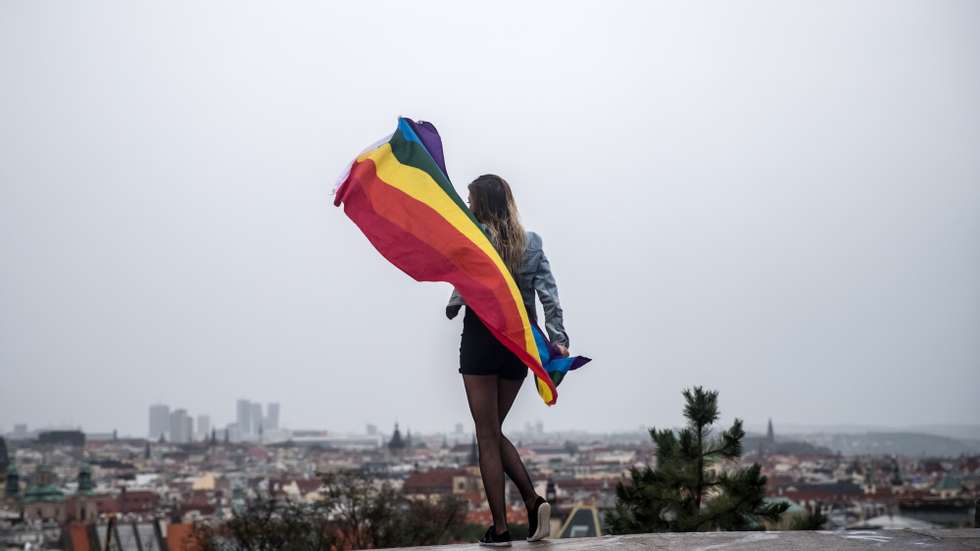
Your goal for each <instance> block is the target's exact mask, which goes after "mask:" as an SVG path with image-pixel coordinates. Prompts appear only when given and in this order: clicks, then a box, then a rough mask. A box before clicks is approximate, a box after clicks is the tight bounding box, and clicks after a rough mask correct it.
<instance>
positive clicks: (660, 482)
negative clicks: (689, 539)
mask: <svg viewBox="0 0 980 551" xmlns="http://www.w3.org/2000/svg"><path fill="white" fill-rule="evenodd" d="M683 395H684V400H685V402H686V405H685V407H684V417H686V418H687V426H686V427H685V428H684V429H682V430H680V431H679V432H678V433H677V434H675V433H674V432H673V431H672V430H670V429H663V430H657V429H656V428H651V429H650V437H651V438H652V439H653V440H654V442H655V443H656V447H657V456H656V457H657V464H656V469H651V468H650V467H649V466H646V467H644V468H642V469H637V468H631V469H630V483H629V484H624V483H623V482H620V483H619V484H617V485H616V497H617V502H616V507H615V509H614V510H612V511H610V512H609V513H608V514H607V515H606V517H605V520H606V525H607V527H608V529H609V531H610V532H612V533H614V534H626V533H636V532H663V531H676V532H689V531H707V530H747V529H752V528H761V521H762V520H772V521H775V520H778V519H779V517H780V515H781V514H782V513H783V512H784V511H785V510H786V509H787V508H788V504H786V503H772V504H770V503H766V502H765V485H766V477H765V476H762V475H761V474H760V468H759V465H758V464H753V465H752V466H750V467H747V468H740V469H727V470H725V469H717V470H716V469H714V468H713V467H715V466H722V465H721V464H722V463H723V462H734V461H735V460H737V459H738V458H739V457H740V456H741V454H742V438H743V437H744V436H745V431H744V430H742V421H741V420H740V419H735V422H734V423H733V424H732V426H731V428H729V429H728V430H725V431H722V432H721V433H720V434H719V435H718V436H714V435H713V434H712V425H713V424H714V423H715V422H716V421H717V420H718V417H719V415H720V414H719V411H718V393H717V392H715V391H705V390H704V389H702V388H701V387H695V388H693V389H685V390H684V391H683Z"/></svg>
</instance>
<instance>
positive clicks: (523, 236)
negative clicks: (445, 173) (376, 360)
mask: <svg viewBox="0 0 980 551" xmlns="http://www.w3.org/2000/svg"><path fill="white" fill-rule="evenodd" d="M467 202H468V203H469V205H470V210H471V211H472V212H473V215H474V216H475V217H476V219H477V221H478V222H480V224H481V225H482V226H483V229H484V230H485V231H486V232H487V234H488V235H489V237H490V241H491V242H492V243H493V245H494V247H496V249H497V252H499V253H500V256H501V258H502V259H503V261H504V264H505V265H506V266H507V268H508V269H509V270H510V272H511V274H512V275H513V276H514V279H515V281H516V282H517V286H518V287H519V288H520V291H521V296H522V298H523V299H524V305H525V307H526V308H527V313H528V316H529V317H530V318H531V323H534V322H535V317H536V310H535V305H534V292H535V291H537V294H538V297H539V298H540V299H541V304H542V305H543V306H544V312H545V322H546V323H545V327H546V329H547V331H548V335H549V337H550V339H551V341H552V342H554V343H555V344H556V345H557V346H558V349H559V351H560V353H561V354H563V355H565V356H567V355H568V336H567V335H566V334H565V329H564V327H563V325H562V311H561V306H560V304H559V303H558V289H557V287H556V285H555V278H554V276H552V275H551V268H550V265H549V264H548V259H547V258H546V257H545V255H544V252H543V251H542V250H541V237H540V236H538V235H537V234H535V233H533V232H525V231H524V228H523V227H521V224H520V221H519V220H518V215H517V205H515V204H514V197H513V195H512V194H511V191H510V186H509V185H507V182H506V181H504V179H503V178H501V177H500V176H495V175H493V174H484V175H483V176H480V177H479V178H477V179H476V180H474V181H473V182H472V183H471V184H470V185H469V199H468V201H467ZM461 306H463V301H462V299H460V297H459V295H458V294H457V293H456V292H455V290H454V291H453V295H452V297H451V298H450V299H449V305H448V306H446V315H447V316H448V317H449V319H453V318H455V317H456V315H457V314H458V313H459V309H460V307H461ZM459 364H460V367H459V372H460V373H462V374H463V386H464V387H465V388H466V399H467V401H468V402H469V406H470V413H471V414H472V415H473V422H474V423H475V425H476V441H477V445H478V446H479V452H480V454H479V455H480V475H481V477H482V478H483V488H484V490H485V491H486V494H487V502H488V503H489V505H490V512H491V514H492V515H493V525H492V526H490V527H489V528H488V529H487V532H486V534H484V535H483V537H482V538H481V539H480V544H482V545H488V546H499V547H507V546H510V532H509V531H508V529H507V518H506V504H505V503H504V473H505V472H506V473H507V476H508V477H510V479H511V480H512V481H513V482H514V484H515V485H516V486H517V488H518V490H520V492H521V497H522V498H523V499H524V504H525V506H526V507H527V517H528V538H527V539H528V541H537V540H540V539H542V538H544V537H545V536H547V535H548V533H549V531H550V521H551V505H550V504H549V503H548V502H547V501H545V500H544V498H542V497H541V496H539V495H538V494H537V492H535V491H534V485H533V484H532V482H531V477H530V475H528V473H527V469H525V468H524V463H523V462H522V461H521V456H520V454H518V453H517V449H516V448H515V447H514V444H512V443H511V441H510V440H508V439H507V437H506V436H504V435H503V434H502V432H501V427H502V425H503V422H504V418H505V417H506V416H507V412H508V411H510V407H511V405H513V403H514V399H515V398H516V397H517V392H518V391H519V390H520V389H521V384H522V383H523V382H524V378H525V377H526V376H527V372H528V369H527V367H526V366H525V365H524V363H523V362H522V361H521V360H519V359H518V358H517V356H515V355H514V354H513V353H512V352H511V351H509V350H508V349H507V348H505V347H504V345H502V344H500V342H499V341H498V340H497V339H496V338H495V337H494V336H493V334H491V333H490V331H489V330H488V329H487V328H486V326H485V325H483V322H482V321H480V319H479V318H478V317H477V316H476V314H474V313H473V312H472V311H471V310H470V309H469V308H467V309H466V314H465V315H464V316H463V333H462V339H461V343H460V348H459Z"/></svg>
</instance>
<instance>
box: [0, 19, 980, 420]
mask: <svg viewBox="0 0 980 551" xmlns="http://www.w3.org/2000/svg"><path fill="white" fill-rule="evenodd" d="M978 23H980V3H977V2H972V1H962V2H954V1H930V2H926V1H915V2H907V1H892V0H888V1H880V2H875V1H865V2H851V1H846V2H845V1H841V2H828V1H811V2H788V1H783V0H779V1H771V2H762V1H758V2H742V3H731V2H717V3H713V2H710V3H701V2H676V3H660V2H633V3H621V2H590V3H581V2H561V3H535V2H503V3H501V2H494V3H490V4H482V5H479V6H478V5H474V4H471V3H462V2H439V3H434V2H433V3H429V2H369V3H366V2H356V3H355V2H348V3H340V2H265V3H256V2H240V1H237V0H236V1H227V2H217V1H216V2H163V3H161V2H133V1H120V2H96V1H90V2H71V3H64V2H42V1H33V0H24V1H13V0H9V1H5V2H3V3H0V71H2V81H3V85H2V86H0V270H2V271H0V428H3V429H5V430H9V429H11V427H12V426H13V424H14V423H17V422H26V423H28V424H30V425H31V426H32V427H34V426H39V425H45V424H55V423H67V424H72V425H81V426H82V427H83V428H84V429H86V430H92V431H103V430H106V431H107V430H111V429H113V428H118V429H119V430H120V431H121V432H123V433H133V434H143V433H145V431H146V430H147V407H148V406H149V404H150V403H152V402H157V401H162V402H165V403H169V404H170V405H171V406H172V407H184V408H187V409H188V410H190V411H191V413H193V414H198V413H207V414H210V415H211V416H212V419H213V420H214V421H215V422H216V423H218V424H219V425H222V426H223V424H224V423H227V422H229V421H231V420H232V418H233V416H234V405H235V404H234V401H235V399H237V398H239V397H247V398H250V399H253V400H260V401H263V402H265V401H279V402H281V403H282V408H283V409H282V421H283V423H284V424H285V425H287V426H290V427H293V428H314V427H316V428H327V429H331V430H339V431H359V430H362V429H363V426H364V423H366V422H373V423H377V424H378V425H380V427H381V428H382V429H385V430H390V428H391V424H392V423H393V422H394V421H396V420H398V421H400V423H401V424H402V426H403V427H404V426H406V425H407V426H409V427H411V428H412V429H413V430H425V431H428V430H451V429H452V427H453V425H454V424H455V423H456V422H465V423H466V425H467V426H470V425H471V421H470V418H469V412H468V410H467V407H466V401H465V397H464V394H463V388H462V383H461V379H460V376H459V374H458V373H457V372H456V370H457V368H458V351H459V333H460V330H461V323H460V320H459V319H457V320H454V321H448V320H446V319H445V317H444V314H443V306H444V303H445V301H446V299H447V298H448V296H449V293H450V288H449V286H448V285H446V284H420V283H416V282H414V281H412V280H410V279H409V278H408V277H407V276H405V275H404V274H402V273H401V272H400V271H398V270H397V269H395V268H394V267H392V266H391V265H389V264H388V263H387V262H386V261H385V260H384V259H383V258H382V257H381V256H380V255H379V254H378V253H377V252H376V251H375V250H374V249H373V248H372V247H371V246H370V244H369V243H368V242H367V240H366V239H365V238H364V237H363V236H362V235H361V234H360V232H359V231H358V230H357V228H356V227H355V226H354V225H353V223H351V222H350V220H349V219H347V218H346V216H344V214H343V213H342V212H341V211H340V210H339V209H335V208H334V207H333V206H332V205H331V200H332V197H331V195H330V192H331V190H332V187H333V184H334V180H335V178H336V177H337V175H338V174H339V173H340V172H341V171H342V170H343V168H344V166H345V165H346V163H347V162H348V161H350V160H351V158H352V157H353V156H354V155H355V154H356V153H357V152H359V151H360V150H361V149H362V148H363V147H364V146H366V145H367V144H369V143H371V142H373V141H374V140H376V139H378V138H380V137H381V136H383V135H385V134H387V133H389V132H391V131H392V130H393V129H394V125H395V121H396V117H397V116H398V115H405V116H410V117H414V118H419V119H424V120H429V121H432V122H434V123H435V124H436V125H437V126H438V128H439V130H440V131H441V133H442V136H443V140H444V142H445V147H446V156H447V164H448V167H449V171H450V177H451V178H452V179H453V180H454V182H455V184H456V186H457V188H458V189H461V190H462V189H464V188H465V184H466V183H467V182H469V181H470V180H471V179H472V178H474V177H476V176H477V175H479V174H482V173H485V172H494V173H497V174H500V175H502V176H504V177H505V178H506V179H508V181H509V182H510V183H511V185H512V186H513V188H514V190H515V195H516V198H517V201H518V204H519V206H520V209H521V214H522V217H523V221H524V223H525V225H526V226H527V227H528V228H529V229H533V230H535V231H537V232H539V233H540V234H542V236H543V238H544V247H545V251H546V252H547V254H548V255H549V257H550V258H551V261H552V266H553V268H554V270H555V274H556V276H557V280H558V284H559V288H560V291H561V298H562V302H563V306H564V309H565V313H566V325H567V329H568V332H569V336H570V338H571V343H572V348H573V352H577V353H581V354H586V355H589V356H592V357H594V358H595V361H594V363H593V364H591V365H589V366H588V367H586V368H585V369H583V370H582V371H581V372H577V373H575V374H573V375H571V376H570V377H569V378H568V379H566V381H565V382H564V383H563V384H562V385H561V387H559V400H558V405H557V406H556V407H553V408H547V407H546V406H544V405H543V403H542V402H541V401H540V399H539V398H538V397H537V395H536V394H535V392H534V390H533V388H532V387H533V385H532V384H529V383H530V379H529V380H528V383H526V384H525V388H524V389H523V391H522V394H521V396H520V398H519V399H518V402H517V404H516V406H515V409H514V411H513V413H512V417H511V418H510V419H511V423H512V424H511V426H512V427H520V426H522V425H523V423H524V422H526V421H535V420H538V419H540V420H542V421H543V423H544V426H545V428H546V429H558V428H583V429H593V430H607V429H619V428H635V427H638V426H641V425H643V426H649V425H658V426H665V425H671V424H675V423H678V422H679V421H680V419H681V415H680V412H681V401H682V400H681V396H680V391H681V389H682V388H683V387H685V386H689V385H696V384H702V385H705V386H707V387H710V388H713V389H717V390H719V391H720V392H721V402H720V403H721V409H722V412H723V415H724V418H725V419H731V417H733V416H736V415H737V416H739V417H742V418H743V419H745V420H746V422H748V423H752V424H761V423H764V422H765V419H766V418H767V417H770V416H771V417H773V418H774V420H775V422H776V424H777V428H778V426H779V423H780V422H785V423H804V424H805V423H812V424H834V423H861V424H875V423H879V424H881V423H883V424H899V425H901V424H925V423H969V422H976V421H977V420H978V419H980V400H977V396H978V389H980V339H978V337H980V155H978V152H980V147H978V146H980V102H978V99H977V98H980V33H977V24H978Z"/></svg>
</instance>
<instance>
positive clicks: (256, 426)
mask: <svg viewBox="0 0 980 551" xmlns="http://www.w3.org/2000/svg"><path fill="white" fill-rule="evenodd" d="M250 405H251V408H252V413H251V415H250V417H251V419H252V428H251V430H250V431H249V434H251V435H252V436H258V435H259V433H260V432H261V431H262V404H260V403H258V402H252V403H251V404H250Z"/></svg>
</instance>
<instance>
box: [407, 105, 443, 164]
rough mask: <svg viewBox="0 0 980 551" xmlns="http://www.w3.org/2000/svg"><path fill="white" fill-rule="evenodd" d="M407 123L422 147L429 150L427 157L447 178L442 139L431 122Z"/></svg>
mask: <svg viewBox="0 0 980 551" xmlns="http://www.w3.org/2000/svg"><path fill="white" fill-rule="evenodd" d="M408 123H409V124H410V125H411V126H412V130H414V131H415V134H416V135H417V136H418V137H419V139H420V140H422V145H424V146H425V148H426V149H428V150H429V155H432V160H433V161H435V162H436V164H437V165H439V168H441V169H442V173H443V174H445V175H446V178H447V179H448V178H449V171H448V170H446V158H445V157H444V156H443V154H442V138H440V137H439V131H438V130H436V127H435V125H434V124H432V123H431V122H427V121H418V122H416V121H413V120H412V119H408Z"/></svg>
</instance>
